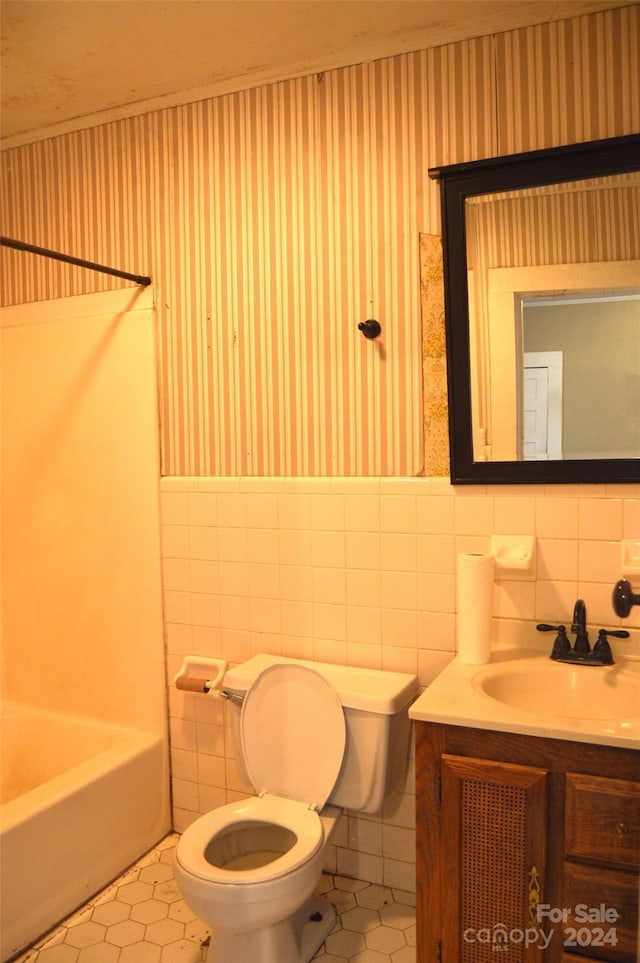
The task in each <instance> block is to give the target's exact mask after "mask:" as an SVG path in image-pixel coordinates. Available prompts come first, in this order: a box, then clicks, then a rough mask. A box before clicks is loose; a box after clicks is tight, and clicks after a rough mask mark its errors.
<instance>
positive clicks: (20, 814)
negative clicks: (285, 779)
mask: <svg viewBox="0 0 640 963" xmlns="http://www.w3.org/2000/svg"><path fill="white" fill-rule="evenodd" d="M1 714H2V719H1V726H2V728H1V739H2V751H1V753H0V759H1V765H2V778H1V781H0V782H1V795H0V872H1V881H0V884H1V885H0V907H1V912H0V934H1V937H0V939H1V946H2V961H3V963H4V961H6V960H8V959H10V958H11V956H12V955H13V954H15V953H17V952H18V951H19V950H21V949H23V948H24V947H26V946H28V945H29V944H30V943H32V942H33V941H34V940H35V939H37V937H38V936H40V935H41V934H43V933H44V932H46V931H47V930H48V929H49V928H51V927H52V926H53V925H54V924H56V923H57V922H59V921H60V920H61V919H63V918H64V917H65V916H66V915H68V914H69V913H70V912H72V911H73V910H74V909H76V908H77V907H78V906H80V905H82V903H84V902H85V901H86V900H87V899H88V898H89V897H90V896H92V895H93V894H94V893H96V892H97V891H98V890H99V889H101V888H102V887H103V886H105V885H106V884H107V883H109V882H110V881H111V880H112V879H113V878H114V877H116V876H118V875H119V874H120V873H121V872H122V871H123V870H124V869H125V868H126V867H127V866H128V865H129V864H130V863H132V862H134V861H135V860H136V859H137V858H138V857H139V856H141V855H142V853H144V852H145V850H147V849H149V848H150V847H152V846H153V845H154V844H155V843H156V842H157V841H158V840H159V839H161V838H162V837H163V836H164V835H166V833H167V832H168V831H169V802H168V770H167V749H166V742H165V740H163V739H162V738H161V737H159V736H155V735H149V734H147V733H143V732H139V731H137V730H135V729H127V728H123V727H120V726H114V725H110V724H109V723H104V722H99V721H96V720H93V719H85V718H81V717H77V716H72V715H65V714H62V713H57V712H48V711H43V710H40V709H35V708H33V707H30V706H26V705H21V704H16V703H9V704H5V705H3V706H2V713H1Z"/></svg>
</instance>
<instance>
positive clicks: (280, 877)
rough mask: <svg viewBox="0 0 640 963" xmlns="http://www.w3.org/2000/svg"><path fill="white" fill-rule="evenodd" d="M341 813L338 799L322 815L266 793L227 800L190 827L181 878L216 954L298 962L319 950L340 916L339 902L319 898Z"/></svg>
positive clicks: (180, 856)
mask: <svg viewBox="0 0 640 963" xmlns="http://www.w3.org/2000/svg"><path fill="white" fill-rule="evenodd" d="M339 816H340V810H339V809H337V808H336V807H333V806H328V807H326V810H325V811H324V812H323V813H322V815H319V814H318V813H317V812H316V811H314V810H312V809H309V807H308V805H307V804H305V803H300V802H295V801H292V800H290V799H281V798H279V797H277V796H270V795H268V794H267V795H264V796H261V797H254V798H251V799H247V800H244V801H243V802H241V803H232V804H231V805H228V806H222V807H221V808H220V809H216V810H214V811H213V812H210V813H208V814H207V815H206V816H203V817H201V818H200V819H198V820H196V822H195V823H193V824H192V826H190V827H189V828H188V829H187V830H186V831H185V833H184V834H183V835H182V837H181V839H180V841H179V842H178V845H177V847H176V855H175V867H174V869H175V878H176V882H177V884H178V886H179V888H180V890H181V892H182V895H183V897H184V900H185V902H186V903H187V905H188V906H189V907H190V908H191V909H192V910H193V912H194V913H195V914H196V915H197V916H198V917H199V918H200V919H201V920H203V921H204V922H205V923H207V925H208V926H210V927H211V929H212V931H213V936H212V941H211V948H210V952H209V959H210V960H211V961H215V963H238V961H239V960H241V961H242V963H299V961H301V960H303V959H309V958H310V956H309V954H311V955H313V953H315V951H316V950H317V949H318V947H319V946H320V945H321V943H322V942H323V940H324V938H325V937H326V935H327V933H329V932H330V931H331V929H332V928H333V925H334V922H335V911H334V910H333V907H331V905H330V904H329V903H328V902H327V901H326V900H319V899H318V898H315V899H314V898H313V897H314V890H315V888H316V885H317V883H318V879H319V877H320V874H321V872H322V863H323V858H324V851H325V847H326V844H327V842H328V840H329V837H330V836H331V834H332V832H333V829H334V827H335V825H336V824H337V821H338V819H339ZM307 903H309V906H308V907H307V906H306V904H307ZM303 908H304V913H303V914H302V916H301V915H300V914H299V912H298V911H300V910H301V909H303ZM312 916H315V917H316V920H315V923H316V924H317V925H316V926H315V927H314V926H311V927H309V926H307V930H311V932H309V933H307V934H306V937H307V938H306V940H305V942H306V944H307V946H306V947H305V948H304V949H303V948H302V942H303V941H302V929H303V928H304V924H305V923H307V924H308V923H309V917H312ZM312 922H314V921H312ZM303 954H304V955H303Z"/></svg>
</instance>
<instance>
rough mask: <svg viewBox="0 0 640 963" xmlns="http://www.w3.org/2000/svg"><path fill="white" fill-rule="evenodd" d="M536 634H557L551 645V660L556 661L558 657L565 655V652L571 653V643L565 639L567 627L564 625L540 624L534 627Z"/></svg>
mask: <svg viewBox="0 0 640 963" xmlns="http://www.w3.org/2000/svg"><path fill="white" fill-rule="evenodd" d="M536 629H537V630H538V632H557V633H558V634H557V635H556V637H555V641H554V643H553V648H552V650H551V658H552V659H557V658H559V657H560V656H563V655H566V653H567V652H570V651H571V643H570V642H569V639H568V638H567V627H566V625H547V623H546V622H540V623H539V624H538V625H536Z"/></svg>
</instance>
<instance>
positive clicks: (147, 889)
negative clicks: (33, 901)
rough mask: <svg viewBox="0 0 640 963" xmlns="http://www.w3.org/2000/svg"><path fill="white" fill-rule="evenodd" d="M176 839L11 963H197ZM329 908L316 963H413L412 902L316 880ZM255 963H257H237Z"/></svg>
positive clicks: (202, 948)
mask: <svg viewBox="0 0 640 963" xmlns="http://www.w3.org/2000/svg"><path fill="white" fill-rule="evenodd" d="M178 838H179V837H178V836H177V835H175V834H174V835H171V836H167V838H166V839H164V840H163V841H162V842H161V843H159V844H158V846H156V847H155V848H154V849H153V850H152V851H151V852H149V853H147V855H146V856H144V857H143V858H142V859H140V860H139V861H138V862H137V863H136V864H135V865H134V866H132V867H131V868H130V869H128V870H127V871H126V872H125V873H124V874H123V875H122V876H121V877H120V878H119V879H117V880H116V881H115V882H114V883H112V884H111V885H110V886H108V887H107V888H106V889H105V890H103V891H102V892H101V893H99V894H98V895H97V896H95V897H94V898H93V899H92V900H90V901H89V902H88V903H87V904H86V905H85V906H83V907H82V908H81V909H79V910H77V911H76V912H75V913H74V914H73V916H70V917H69V918H68V919H67V920H65V921H64V922H63V923H62V924H61V925H60V926H59V927H58V928H57V929H56V930H55V931H53V932H52V933H49V934H48V935H47V936H46V937H44V938H43V939H41V940H40V941H39V942H38V943H36V945H35V946H33V947H32V948H31V949H29V950H27V951H26V952H24V953H22V954H21V955H20V956H18V957H16V958H15V960H14V963H36V961H37V963H201V961H204V960H206V956H207V947H208V945H209V930H208V929H207V927H206V926H205V925H204V923H201V922H200V920H198V919H197V918H196V917H195V916H194V915H193V913H192V912H191V910H189V909H188V907H187V906H186V905H185V903H184V902H183V901H182V899H181V898H180V893H179V892H178V888H177V886H176V883H175V880H174V878H173V870H172V865H173V850H174V848H175V845H176V842H177V840H178ZM318 890H319V892H321V893H323V894H324V895H325V896H326V897H327V899H329V900H330V901H331V902H332V903H333V904H334V905H335V907H336V910H337V913H338V919H337V922H336V925H335V927H334V929H333V931H332V932H331V933H330V934H329V936H328V937H327V939H326V941H325V943H324V945H323V946H321V947H320V949H319V950H318V952H317V953H316V956H315V957H314V959H317V960H320V961H321V963H347V961H349V963H416V951H415V943H416V925H415V895H414V894H412V893H403V892H399V891H397V890H391V889H389V888H388V887H386V886H376V885H374V884H372V883H364V882H361V881H359V880H356V879H347V878H346V877H343V876H331V875H328V874H325V875H323V876H322V879H321V882H320V885H319V887H318ZM238 963H259V961H248V960H243V961H238Z"/></svg>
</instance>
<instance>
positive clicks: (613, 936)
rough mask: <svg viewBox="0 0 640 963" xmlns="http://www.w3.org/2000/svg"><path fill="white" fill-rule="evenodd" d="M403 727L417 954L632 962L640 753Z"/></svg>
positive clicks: (457, 729)
mask: <svg viewBox="0 0 640 963" xmlns="http://www.w3.org/2000/svg"><path fill="white" fill-rule="evenodd" d="M585 671H590V670H585ZM476 725H477V723H476ZM415 726H416V794H417V797H416V809H417V813H416V815H417V924H418V935H417V946H418V953H417V960H418V963H432V961H433V963H498V961H504V963H533V961H542V960H544V961H561V963H586V961H588V960H589V961H592V963H593V961H596V960H598V961H612V963H636V961H637V960H638V958H639V956H640V954H639V947H638V896H639V869H640V752H638V751H637V750H635V749H633V748H622V747H619V746H609V745H594V744H591V743H590V742H585V741H576V742H574V741H570V740H568V739H567V740H565V739H557V738H546V737H539V736H536V735H526V734H522V733H517V732H508V731H492V730H490V729H481V728H475V727H474V728H471V727H469V726H465V725H450V724H446V723H442V722H432V721H416V723H415Z"/></svg>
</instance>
